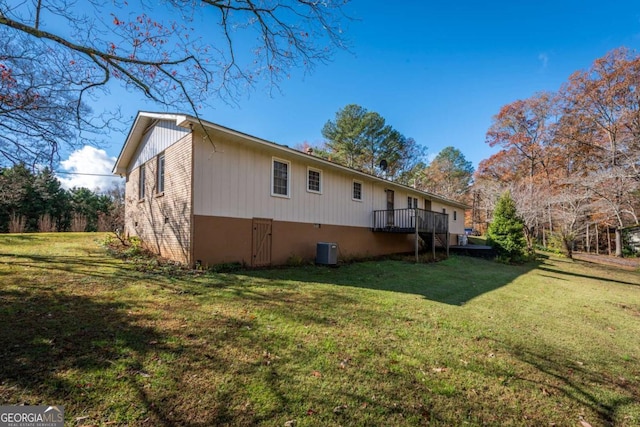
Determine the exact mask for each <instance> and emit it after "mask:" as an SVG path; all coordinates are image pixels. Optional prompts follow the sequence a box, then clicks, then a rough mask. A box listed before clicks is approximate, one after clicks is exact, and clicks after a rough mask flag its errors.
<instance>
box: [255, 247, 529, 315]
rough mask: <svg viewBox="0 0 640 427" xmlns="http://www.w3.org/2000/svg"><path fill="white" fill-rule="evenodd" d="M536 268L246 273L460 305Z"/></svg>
mask: <svg viewBox="0 0 640 427" xmlns="http://www.w3.org/2000/svg"><path fill="white" fill-rule="evenodd" d="M538 265H539V263H537V262H529V263H527V264H523V265H505V264H500V263H497V262H494V261H489V260H483V259H479V258H474V257H466V256H451V257H450V258H448V259H447V260H445V261H441V262H437V263H431V264H413V263H409V262H404V261H391V260H383V261H367V262H358V263H353V264H346V265H341V266H339V267H338V268H335V267H325V266H305V267H299V268H286V269H273V270H255V271H249V272H247V273H246V274H247V275H248V276H251V277H259V278H263V279H268V280H285V281H286V280H295V281H299V282H305V283H324V284H333V285H339V286H351V287H355V288H364V289H371V290H378V291H389V292H400V293H407V294H415V295H421V296H423V297H424V298H426V299H428V300H431V301H436V302H441V303H444V304H449V305H457V306H461V305H464V304H466V303H467V302H469V301H471V300H472V299H474V298H476V297H478V296H480V295H483V294H485V293H488V292H491V291H493V290H496V289H498V288H501V287H503V286H505V285H508V284H509V283H511V282H512V281H513V280H514V279H516V278H517V277H519V276H521V275H523V274H526V273H527V272H529V271H531V270H533V269H535V268H537V267H538Z"/></svg>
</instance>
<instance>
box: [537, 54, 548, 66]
mask: <svg viewBox="0 0 640 427" xmlns="http://www.w3.org/2000/svg"><path fill="white" fill-rule="evenodd" d="M538 60H539V61H540V62H541V63H542V68H543V69H545V68H547V65H549V55H548V54H547V53H545V52H542V53H540V54H539V55H538Z"/></svg>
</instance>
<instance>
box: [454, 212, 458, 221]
mask: <svg viewBox="0 0 640 427" xmlns="http://www.w3.org/2000/svg"><path fill="white" fill-rule="evenodd" d="M453 220H454V221H457V220H458V211H453Z"/></svg>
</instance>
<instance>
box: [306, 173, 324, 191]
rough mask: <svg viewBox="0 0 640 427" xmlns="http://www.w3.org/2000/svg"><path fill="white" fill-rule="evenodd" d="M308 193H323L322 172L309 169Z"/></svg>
mask: <svg viewBox="0 0 640 427" xmlns="http://www.w3.org/2000/svg"><path fill="white" fill-rule="evenodd" d="M307 191H309V192H310V193H322V171H320V170H318V169H311V168H308V169H307Z"/></svg>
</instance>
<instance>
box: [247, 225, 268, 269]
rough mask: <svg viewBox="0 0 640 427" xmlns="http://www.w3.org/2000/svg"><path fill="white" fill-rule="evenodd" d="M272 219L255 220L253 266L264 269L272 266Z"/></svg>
mask: <svg viewBox="0 0 640 427" xmlns="http://www.w3.org/2000/svg"><path fill="white" fill-rule="evenodd" d="M271 223H272V220H271V219H264V218H254V219H253V241H252V249H251V252H252V254H251V255H252V256H251V265H252V266H253V267H263V266H267V265H271Z"/></svg>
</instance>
